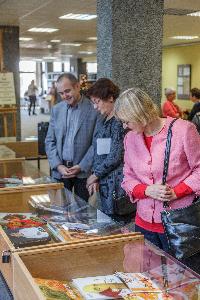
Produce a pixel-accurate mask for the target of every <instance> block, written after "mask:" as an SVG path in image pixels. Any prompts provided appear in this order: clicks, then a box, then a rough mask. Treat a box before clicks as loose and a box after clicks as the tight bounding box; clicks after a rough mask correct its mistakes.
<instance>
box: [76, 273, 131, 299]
mask: <svg viewBox="0 0 200 300" xmlns="http://www.w3.org/2000/svg"><path fill="white" fill-rule="evenodd" d="M72 283H73V285H74V286H75V287H76V288H77V289H78V291H79V292H80V294H81V295H82V296H83V297H84V299H86V300H93V299H95V300H97V299H99V300H100V299H118V298H122V296H121V293H122V292H123V293H124V294H126V293H128V290H127V287H126V285H125V284H124V283H123V282H122V281H121V280H120V279H119V278H118V277H117V276H115V275H105V276H96V277H85V278H74V279H72ZM129 292H130V291H129Z"/></svg>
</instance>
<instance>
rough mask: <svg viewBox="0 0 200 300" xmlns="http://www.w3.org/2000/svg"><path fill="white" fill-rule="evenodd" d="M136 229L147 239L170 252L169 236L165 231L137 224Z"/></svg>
mask: <svg viewBox="0 0 200 300" xmlns="http://www.w3.org/2000/svg"><path fill="white" fill-rule="evenodd" d="M135 231H137V232H141V233H142V234H143V235H144V238H145V239H147V240H148V241H150V242H151V243H152V244H154V245H155V246H157V247H159V248H160V249H162V250H164V251H165V252H169V246H168V241H167V237H166V235H165V234H164V233H157V232H152V231H148V230H146V229H144V228H142V227H140V226H137V225H135Z"/></svg>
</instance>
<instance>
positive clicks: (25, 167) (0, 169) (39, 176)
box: [0, 158, 57, 194]
mask: <svg viewBox="0 0 200 300" xmlns="http://www.w3.org/2000/svg"><path fill="white" fill-rule="evenodd" d="M53 183H56V184H57V182H56V181H55V180H54V179H53V178H51V177H50V176H45V174H44V173H43V172H41V171H40V170H38V169H37V168H35V167H33V166H32V164H31V163H30V162H27V161H25V159H23V158H15V159H8V160H0V194H2V193H3V192H6V191H7V192H8V191H9V190H10V189H11V188H12V189H16V190H19V189H22V188H23V187H24V188H26V189H27V187H32V189H33V188H34V187H36V188H38V186H39V187H40V186H42V185H45V184H53ZM10 191H11V192H12V190H10Z"/></svg>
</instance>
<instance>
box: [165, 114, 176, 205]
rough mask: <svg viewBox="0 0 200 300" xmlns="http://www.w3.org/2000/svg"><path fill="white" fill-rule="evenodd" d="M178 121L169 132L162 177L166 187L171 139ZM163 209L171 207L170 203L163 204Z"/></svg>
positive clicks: (170, 126)
mask: <svg viewBox="0 0 200 300" xmlns="http://www.w3.org/2000/svg"><path fill="white" fill-rule="evenodd" d="M176 120H177V119H174V120H173V121H172V122H171V123H170V125H169V128H168V132H167V141H166V146H165V158H164V169H163V176H162V184H163V185H165V183H166V179H167V174H168V167H169V156H170V149H171V139H172V127H173V125H174V122H176ZM163 207H164V208H166V207H169V203H168V202H167V201H165V202H163Z"/></svg>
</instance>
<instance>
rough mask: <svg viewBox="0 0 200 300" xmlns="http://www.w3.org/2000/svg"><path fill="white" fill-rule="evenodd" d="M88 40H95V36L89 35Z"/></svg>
mask: <svg viewBox="0 0 200 300" xmlns="http://www.w3.org/2000/svg"><path fill="white" fill-rule="evenodd" d="M88 40H90V41H97V37H96V36H91V37H89V38H88Z"/></svg>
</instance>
